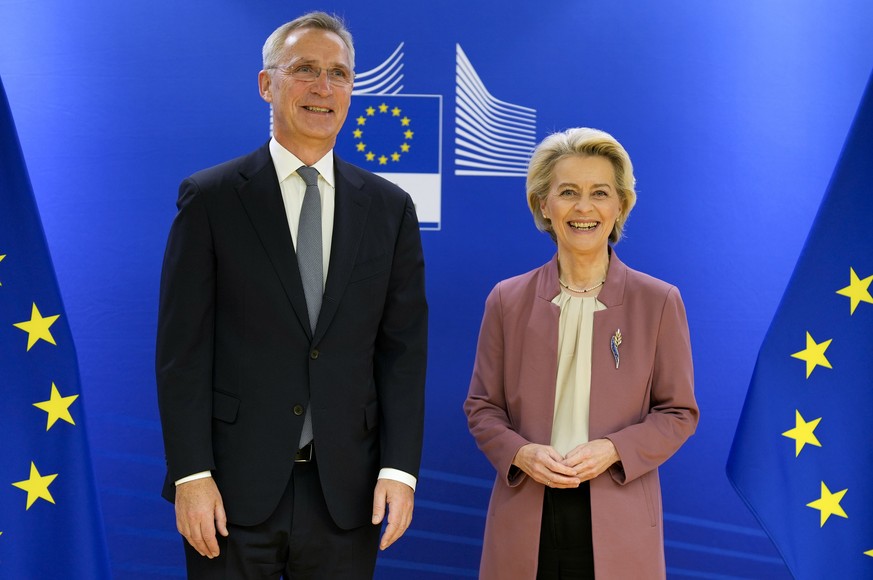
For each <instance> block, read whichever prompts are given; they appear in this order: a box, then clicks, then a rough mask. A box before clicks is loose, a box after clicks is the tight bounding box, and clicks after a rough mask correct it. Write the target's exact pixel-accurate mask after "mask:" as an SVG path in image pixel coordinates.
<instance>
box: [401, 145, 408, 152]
mask: <svg viewBox="0 0 873 580" xmlns="http://www.w3.org/2000/svg"><path fill="white" fill-rule="evenodd" d="M400 150H401V151H403V152H404V153H409V143H403V144H402V145H400Z"/></svg>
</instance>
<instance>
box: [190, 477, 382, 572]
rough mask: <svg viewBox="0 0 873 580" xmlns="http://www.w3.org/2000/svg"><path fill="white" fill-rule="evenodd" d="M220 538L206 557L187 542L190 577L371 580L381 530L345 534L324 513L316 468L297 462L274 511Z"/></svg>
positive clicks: (368, 528) (232, 527)
mask: <svg viewBox="0 0 873 580" xmlns="http://www.w3.org/2000/svg"><path fill="white" fill-rule="evenodd" d="M227 528H228V532H229V536H228V537H227V538H224V537H222V536H220V535H219V536H218V545H219V548H220V550H221V554H220V555H219V556H218V557H217V558H213V559H211V560H210V559H209V558H204V557H203V556H201V555H200V554H198V553H197V552H196V551H195V550H194V549H193V548H192V547H191V546H190V545H189V544H188V542H187V541H184V543H185V559H186V561H187V565H188V578H192V579H196V580H235V579H240V580H242V579H252V580H255V579H267V578H272V579H278V578H284V579H285V580H322V579H323V580H328V579H330V580H370V579H371V578H372V577H373V572H374V569H375V567H376V554H377V552H378V548H379V533H380V531H381V528H380V526H374V525H371V524H366V525H364V526H362V527H360V528H355V529H352V530H343V529H340V528H339V527H337V525H336V524H335V523H334V522H333V519H332V518H331V517H330V514H329V513H328V511H327V504H325V501H324V494H323V493H322V491H321V484H320V482H319V479H318V465H317V462H316V461H313V462H311V463H295V464H294V470H293V472H292V476H291V480H290V481H289V482H288V487H287V489H286V490H285V494H284V495H283V496H282V499H281V501H280V502H279V505H278V507H277V508H276V511H275V512H273V514H272V515H271V516H270V517H269V518H268V519H267V521H265V522H264V523H262V524H259V525H257V526H236V525H233V524H231V523H228V526H227Z"/></svg>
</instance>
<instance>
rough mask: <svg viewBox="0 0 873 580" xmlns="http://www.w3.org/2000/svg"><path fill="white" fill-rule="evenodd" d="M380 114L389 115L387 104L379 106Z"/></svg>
mask: <svg viewBox="0 0 873 580" xmlns="http://www.w3.org/2000/svg"><path fill="white" fill-rule="evenodd" d="M379 112H380V113H387V112H388V105H387V104H385V103H382V104H381V105H379Z"/></svg>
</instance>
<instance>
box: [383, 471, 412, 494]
mask: <svg viewBox="0 0 873 580" xmlns="http://www.w3.org/2000/svg"><path fill="white" fill-rule="evenodd" d="M379 479H391V480H394V481H399V482H400V483H405V484H406V485H408V486H409V487H411V488H412V491H415V484H416V483H417V482H418V480H417V479H416V478H415V477H414V476H412V475H410V474H409V473H406V472H405V471H400V470H399V469H391V468H390V467H383V468H382V469H380V470H379Z"/></svg>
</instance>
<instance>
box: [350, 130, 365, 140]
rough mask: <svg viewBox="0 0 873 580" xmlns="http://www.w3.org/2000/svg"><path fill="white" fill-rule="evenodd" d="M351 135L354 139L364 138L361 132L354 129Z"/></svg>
mask: <svg viewBox="0 0 873 580" xmlns="http://www.w3.org/2000/svg"><path fill="white" fill-rule="evenodd" d="M352 135H354V136H355V139H360V138H361V137H363V136H364V132H363V131H361V130H360V129H355V130H354V131H353V132H352Z"/></svg>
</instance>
